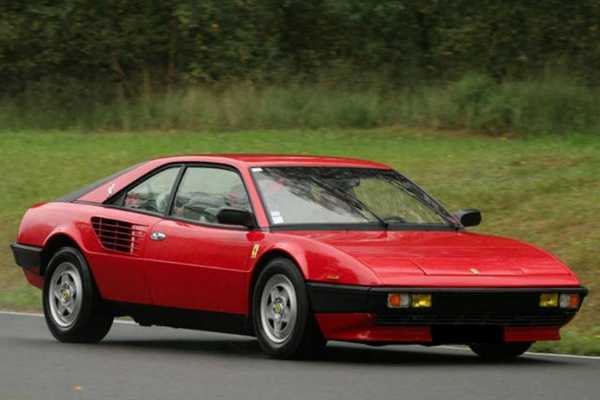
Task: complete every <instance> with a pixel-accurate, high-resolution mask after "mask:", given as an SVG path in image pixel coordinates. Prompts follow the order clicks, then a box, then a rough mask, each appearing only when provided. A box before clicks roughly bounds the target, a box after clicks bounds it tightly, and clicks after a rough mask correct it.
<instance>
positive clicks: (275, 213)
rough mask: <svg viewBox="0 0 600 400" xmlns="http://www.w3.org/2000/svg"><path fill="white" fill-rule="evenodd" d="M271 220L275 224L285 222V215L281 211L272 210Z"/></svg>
mask: <svg viewBox="0 0 600 400" xmlns="http://www.w3.org/2000/svg"><path fill="white" fill-rule="evenodd" d="M271 220H272V221H273V223H274V224H283V217H282V216H281V213H280V212H279V211H271Z"/></svg>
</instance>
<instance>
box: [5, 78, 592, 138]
mask: <svg viewBox="0 0 600 400" xmlns="http://www.w3.org/2000/svg"><path fill="white" fill-rule="evenodd" d="M73 93H76V94H77V96H76V97H72V94H73ZM108 97H109V95H108V94H106V93H104V89H103V87H102V85H101V84H100V83H97V82H96V83H90V84H89V85H87V86H80V85H78V84H77V83H76V82H72V81H70V80H65V81H64V84H63V85H62V86H60V85H58V86H57V85H54V84H52V82H48V81H40V82H38V86H37V88H36V90H34V91H31V92H29V91H28V92H26V93H25V94H24V95H23V96H21V97H17V98H16V99H15V98H11V99H5V100H4V101H1V100H0V126H1V127H5V128H11V129H30V128H35V129H86V130H147V129H164V130H172V129H175V130H181V129H189V130H197V129H216V130H243V129H256V128H261V129H282V128H283V129H290V128H370V127H379V126H393V125H404V126H422V127H430V128H444V129H465V130H470V131H477V132H487V133H490V134H506V133H520V134H548V133H554V134H566V133H573V132H577V133H590V134H597V133H598V132H599V131H600V91H599V90H597V89H591V88H589V87H587V86H585V85H582V84H580V83H578V82H576V81H573V80H569V79H564V78H561V77H547V78H541V79H538V80H528V81H508V82H503V83H498V82H497V81H495V80H493V79H492V78H490V77H488V76H485V75H482V74H468V75H466V76H465V77H464V78H462V79H460V80H458V81H456V82H452V83H450V84H448V85H441V84H437V85H434V86H431V85H430V86H426V85H423V86H421V87H412V88H403V89H396V90H388V89H385V81H384V80H380V81H376V80H375V79H373V78H370V82H368V84H364V85H363V86H362V87H360V88H355V89H352V88H345V87H344V86H343V85H339V86H336V85H331V83H330V81H322V82H320V83H301V84H287V85H286V84H282V83H278V84H271V85H266V84H263V85H257V84H254V83H252V82H250V81H242V82H232V83H231V84H229V85H227V86H220V87H215V86H214V85H194V86H189V87H188V88H187V89H177V90H172V91H170V92H168V93H165V94H162V95H161V94H149V95H148V96H142V97H137V98H135V99H123V100H120V101H118V100H117V101H113V102H111V101H108V100H106V101H102V100H101V99H102V98H108Z"/></svg>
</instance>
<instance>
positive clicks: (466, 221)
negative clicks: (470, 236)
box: [454, 208, 481, 226]
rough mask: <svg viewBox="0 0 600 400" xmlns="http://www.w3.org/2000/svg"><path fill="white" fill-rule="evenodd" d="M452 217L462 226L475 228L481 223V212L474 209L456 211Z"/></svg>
mask: <svg viewBox="0 0 600 400" xmlns="http://www.w3.org/2000/svg"><path fill="white" fill-rule="evenodd" d="M454 216H455V217H456V219H458V220H459V221H460V223H461V224H462V225H463V226H477V225H479V224H480V223H481V211H479V210H476V209H474V208H465V209H462V210H458V211H457V212H455V213H454Z"/></svg>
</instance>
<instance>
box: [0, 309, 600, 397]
mask: <svg viewBox="0 0 600 400" xmlns="http://www.w3.org/2000/svg"><path fill="white" fill-rule="evenodd" d="M598 398H600V359H591V358H573V357H556V356H545V355H533V354H528V355H526V356H524V357H523V358H522V359H520V360H519V361H517V362H514V363H510V364H485V363H482V362H480V361H479V360H478V359H477V358H476V357H475V356H474V355H472V354H471V353H470V352H468V351H465V350H462V349H451V348H425V347H420V346H390V347H384V348H370V347H366V346H359V345H348V344H342V343H334V344H332V345H331V346H330V349H329V351H328V354H327V358H326V359H325V360H321V361H315V362H312V361H311V362H306V361H302V362H299V361H277V360H272V359H268V358H266V357H265V356H263V355H262V353H261V352H260V351H259V349H258V345H257V343H256V341H255V340H254V339H252V338H245V337H240V336H232V335H220V334H213V333H206V332H194V331H185V330H176V329H170V328H157V327H153V328H142V327H138V326H136V325H134V324H131V323H129V324H125V323H117V324H115V325H114V326H113V328H112V330H111V332H110V333H109V334H108V336H107V337H106V338H105V340H104V341H103V342H102V343H101V344H98V345H76V344H62V343H58V342H56V341H55V340H54V339H53V338H52V337H51V335H50V333H49V332H48V331H47V329H46V326H45V323H44V321H43V319H42V318H40V317H35V316H21V315H6V314H1V313H0V400H9V399H15V400H17V399H18V400H21V399H44V400H50V399H61V400H69V399H144V400H147V399H161V400H172V399H187V400H189V399H240V400H251V399H260V400H268V399H285V400H290V399H313V400H325V399H344V400H350V399H361V400H362V399H369V400H373V399H385V400H396V399H460V400H468V399H477V400H482V399H543V400H549V399H570V400H578V399H598Z"/></svg>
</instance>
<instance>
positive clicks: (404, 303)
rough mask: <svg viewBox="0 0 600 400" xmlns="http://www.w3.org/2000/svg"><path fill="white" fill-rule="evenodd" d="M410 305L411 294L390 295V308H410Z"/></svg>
mask: <svg viewBox="0 0 600 400" xmlns="http://www.w3.org/2000/svg"><path fill="white" fill-rule="evenodd" d="M409 304H410V294H407V293H390V294H388V301H387V305H388V307H389V308H408V305H409Z"/></svg>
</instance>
